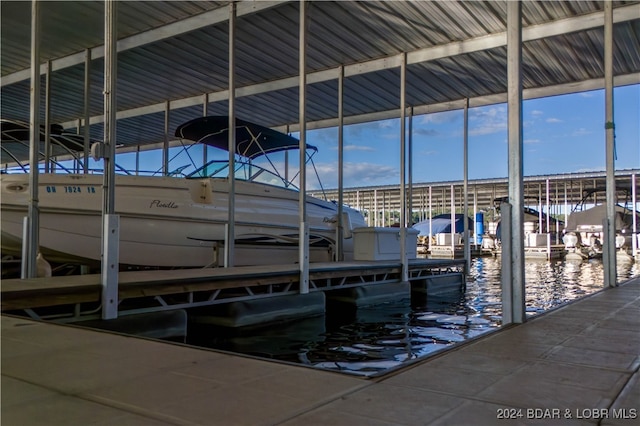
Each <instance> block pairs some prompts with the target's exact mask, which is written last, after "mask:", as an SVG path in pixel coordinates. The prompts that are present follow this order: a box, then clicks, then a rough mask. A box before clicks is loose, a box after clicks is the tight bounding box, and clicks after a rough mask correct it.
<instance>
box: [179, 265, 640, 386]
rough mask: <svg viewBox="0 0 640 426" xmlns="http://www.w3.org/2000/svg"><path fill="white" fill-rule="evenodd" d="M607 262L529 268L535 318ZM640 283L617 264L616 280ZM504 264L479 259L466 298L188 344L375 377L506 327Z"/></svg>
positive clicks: (590, 288) (340, 313)
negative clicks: (503, 315) (503, 318)
mask: <svg viewBox="0 0 640 426" xmlns="http://www.w3.org/2000/svg"><path fill="white" fill-rule="evenodd" d="M603 273H604V269H603V266H602V262H601V261H599V260H592V261H589V262H582V263H575V262H565V261H553V262H547V261H537V260H536V261H527V262H526V264H525V280H526V309H527V315H528V316H533V315H537V314H539V313H541V312H544V311H546V310H548V309H551V308H553V307H556V306H559V305H561V304H563V303H566V302H569V301H572V300H575V299H577V298H580V297H583V296H585V295H588V294H591V293H594V292H596V291H598V290H600V289H601V288H602V287H603V284H602V283H603ZM635 276H640V265H638V264H628V265H619V268H618V279H619V280H620V281H624V280H626V279H628V278H632V277H635ZM500 293H501V284H500V259H499V258H493V257H483V258H476V259H473V260H472V262H471V268H470V273H469V276H468V277H467V289H466V292H465V293H464V294H458V295H454V296H453V297H449V298H446V299H434V298H429V299H428V300H425V298H422V300H420V299H419V298H417V297H414V298H413V299H412V298H409V297H408V298H406V299H402V300H396V301H393V302H388V303H383V304H379V305H375V306H370V307H366V308H359V309H354V308H349V309H347V308H345V307H344V305H340V306H339V307H336V306H328V307H327V313H326V314H325V315H324V316H319V317H314V318H308V319H303V320H296V321H293V322H288V323H282V324H276V325H271V326H268V327H262V328H254V329H250V330H249V329H247V330H236V331H232V332H230V331H225V330H223V329H219V328H215V327H212V326H201V325H191V324H190V325H189V331H188V333H189V335H188V336H187V343H189V344H192V345H197V346H204V347H210V348H216V349H222V350H227V351H231V352H238V353H244V354H250V355H254V356H259V357H263V358H268V359H278V360H284V361H290V362H296V363H301V364H306V365H309V366H314V367H316V368H321V369H330V370H336V371H342V372H345V373H349V374H358V375H375V374H379V373H381V372H383V371H385V370H389V369H391V368H395V367H398V366H399V365H401V364H402V363H405V362H408V361H411V360H415V359H418V358H423V357H426V356H429V355H430V354H433V353H435V352H438V351H440V350H442V349H444V348H446V347H448V346H450V345H453V344H456V343H459V342H462V341H464V340H466V339H469V338H471V337H474V336H478V335H480V334H483V333H487V332H490V331H493V330H495V329H497V328H499V327H500V325H501V301H500Z"/></svg>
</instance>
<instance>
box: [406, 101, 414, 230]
mask: <svg viewBox="0 0 640 426" xmlns="http://www.w3.org/2000/svg"><path fill="white" fill-rule="evenodd" d="M407 174H408V180H409V188H408V189H407V213H408V216H409V219H408V221H407V226H408V227H411V226H412V225H413V107H410V108H409V138H408V144H407Z"/></svg>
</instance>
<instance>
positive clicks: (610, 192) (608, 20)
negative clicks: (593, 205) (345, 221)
mask: <svg viewBox="0 0 640 426" xmlns="http://www.w3.org/2000/svg"><path fill="white" fill-rule="evenodd" d="M604 102H605V124H604V128H605V132H606V161H607V165H606V170H607V171H606V185H605V186H606V189H607V222H606V228H607V230H606V231H607V232H605V238H606V239H605V241H603V243H604V256H603V260H604V262H603V263H604V286H605V287H615V286H617V285H618V283H617V282H616V278H617V277H616V270H617V265H616V263H617V262H616V181H615V163H614V161H615V149H616V148H615V125H614V122H613V4H612V2H610V1H605V2H604Z"/></svg>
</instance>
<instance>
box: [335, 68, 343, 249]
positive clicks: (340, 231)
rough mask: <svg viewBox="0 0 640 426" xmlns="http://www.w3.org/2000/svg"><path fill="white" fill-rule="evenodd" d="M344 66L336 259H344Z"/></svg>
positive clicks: (340, 81)
mask: <svg viewBox="0 0 640 426" xmlns="http://www.w3.org/2000/svg"><path fill="white" fill-rule="evenodd" d="M343 193H344V66H343V65H340V74H338V227H337V228H336V260H337V261H341V260H344V225H345V223H344V220H343V217H342V216H343V211H344V209H343V205H344V194H343Z"/></svg>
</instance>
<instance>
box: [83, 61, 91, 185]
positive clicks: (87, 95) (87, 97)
mask: <svg viewBox="0 0 640 426" xmlns="http://www.w3.org/2000/svg"><path fill="white" fill-rule="evenodd" d="M90 106H91V49H86V50H85V53H84V105H83V109H84V111H83V115H84V127H83V133H84V147H83V148H84V149H83V151H84V152H83V154H84V155H83V157H84V164H83V166H84V173H89V155H90V153H89V151H90V149H91V146H90V145H91V132H90V130H91V126H90V124H91V108H90Z"/></svg>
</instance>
